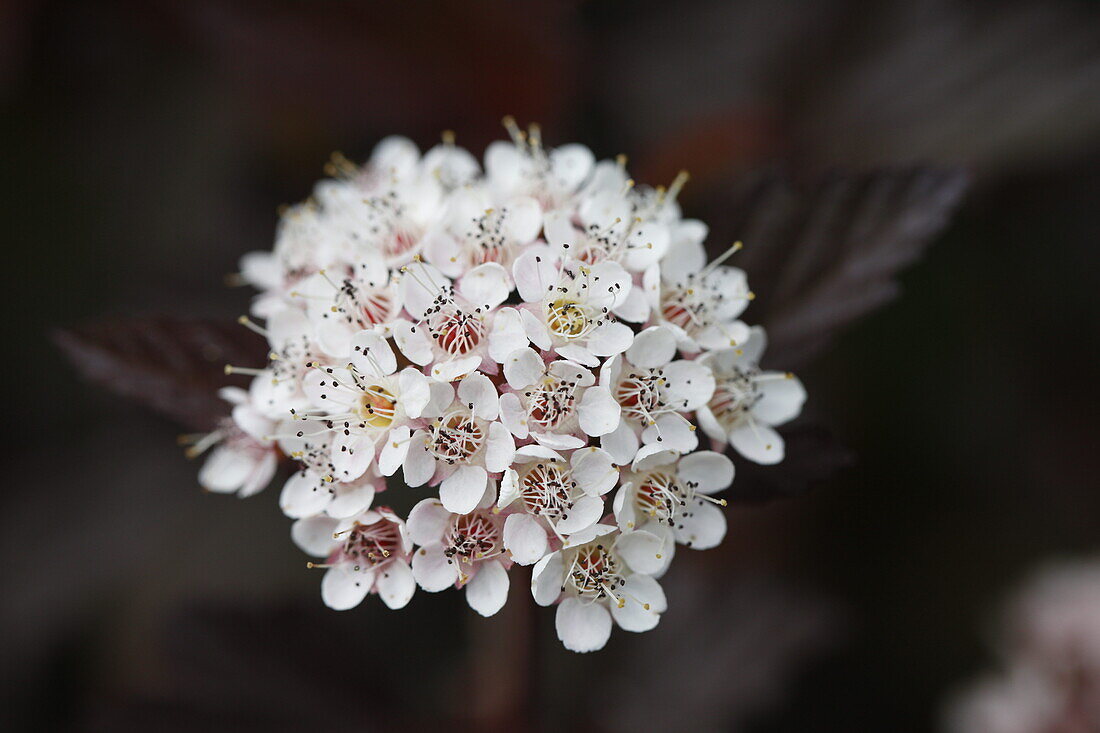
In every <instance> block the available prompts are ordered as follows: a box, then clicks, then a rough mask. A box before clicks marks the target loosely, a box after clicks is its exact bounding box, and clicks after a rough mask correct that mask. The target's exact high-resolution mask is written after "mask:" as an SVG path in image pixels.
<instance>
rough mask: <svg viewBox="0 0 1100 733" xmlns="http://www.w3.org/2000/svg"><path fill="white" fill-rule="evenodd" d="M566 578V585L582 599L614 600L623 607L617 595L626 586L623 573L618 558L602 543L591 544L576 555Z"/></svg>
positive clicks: (574, 552)
mask: <svg viewBox="0 0 1100 733" xmlns="http://www.w3.org/2000/svg"><path fill="white" fill-rule="evenodd" d="M572 555H573V557H572V560H571V561H570V562H569V563H568V567H567V569H566V575H565V585H566V586H567V587H569V588H572V589H573V591H574V592H576V594H577V595H579V596H581V597H582V598H590V599H593V600H594V599H597V598H613V599H615V601H616V602H617V603H618V604H619V605H620V606H621V605H622V604H623V601H622V599H621V598H619V596H617V595H615V588H617V587H619V586H621V585H625V584H626V580H624V579H623V577H622V574H621V573H620V571H619V567H620V563H619V560H618V558H616V557H615V555H614V554H613V553H612V552H611V551H610V550H609V549H607V548H605V547H604V546H603V545H602V544H597V543H596V542H590V543H588V544H587V545H581V546H580V547H578V548H577V549H576V550H574V551H573V553H572Z"/></svg>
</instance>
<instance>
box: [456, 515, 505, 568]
mask: <svg viewBox="0 0 1100 733" xmlns="http://www.w3.org/2000/svg"><path fill="white" fill-rule="evenodd" d="M443 547H444V550H443V554H445V555H446V556H447V557H449V558H453V557H455V556H456V555H457V556H458V557H460V558H461V559H462V562H466V563H470V562H474V561H477V560H485V559H487V558H490V557H493V556H495V555H499V554H500V552H501V547H502V544H501V538H500V532H499V530H498V529H497V525H496V522H495V521H494V520H493V518H492V517H490V516H489V515H488V514H487V513H486V512H485V511H484V510H478V511H475V512H471V513H470V514H457V515H455V516H454V517H452V518H451V522H450V524H449V525H448V526H447V530H446V532H445V533H444V535H443Z"/></svg>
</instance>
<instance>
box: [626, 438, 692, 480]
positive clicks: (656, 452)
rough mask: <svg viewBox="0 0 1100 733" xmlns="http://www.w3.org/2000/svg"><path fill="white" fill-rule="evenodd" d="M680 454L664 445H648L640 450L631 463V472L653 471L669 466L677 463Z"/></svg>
mask: <svg viewBox="0 0 1100 733" xmlns="http://www.w3.org/2000/svg"><path fill="white" fill-rule="evenodd" d="M679 457H680V453H679V452H678V451H675V450H670V449H668V448H665V447H664V444H663V443H647V444H646V445H643V446H642V447H641V448H639V449H638V454H637V455H635V456H634V460H633V461H631V463H630V470H631V471H634V472H635V473H643V472H645V471H652V470H653V469H654V468H657V467H658V466H667V465H670V464H672V463H676V459H677V458H679Z"/></svg>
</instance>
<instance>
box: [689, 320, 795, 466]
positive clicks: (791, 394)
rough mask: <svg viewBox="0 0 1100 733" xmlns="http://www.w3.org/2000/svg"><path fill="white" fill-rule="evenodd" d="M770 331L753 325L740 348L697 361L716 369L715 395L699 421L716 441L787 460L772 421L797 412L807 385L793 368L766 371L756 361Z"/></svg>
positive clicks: (764, 459) (759, 457) (763, 458)
mask: <svg viewBox="0 0 1100 733" xmlns="http://www.w3.org/2000/svg"><path fill="white" fill-rule="evenodd" d="M765 344H766V337H765V335H764V330H763V329H762V328H753V329H752V332H751V334H750V336H749V338H748V340H747V341H745V343H744V344H742V346H741V347H740V348H737V349H723V350H721V351H714V352H710V353H708V354H704V355H703V356H702V357H700V358H699V361H700V362H701V363H703V364H706V365H707V366H708V367H710V368H711V370H713V372H714V378H715V384H716V386H715V388H714V396H713V397H711V398H710V400H709V401H708V403H707V404H706V405H704V406H701V407H699V409H698V413H697V414H698V419H699V425H700V426H701V427H702V428H703V430H704V432H706V434H707V435H709V436H710V437H711V438H712V439H714V440H715V441H719V442H721V443H725V442H729V444H730V445H732V446H733V447H734V448H736V449H737V452H738V453H740V454H741V455H743V456H744V457H745V458H748V459H749V460H751V461H755V462H757V463H763V464H772V463H779V462H780V461H781V460H783V453H784V446H783V437H782V436H781V435H780V434H779V433H777V432H776V431H775V430H774V426H776V425H782V424H783V423H785V422H788V421H790V420H793V419H794V418H796V417H798V414H799V413H800V412H801V411H802V403H804V402H805V401H806V390H805V388H804V387H803V386H802V382H800V381H799V380H798V378H797V377H795V376H794V375H793V374H791V373H790V372H764V371H761V370H760V367H759V366H758V362H759V360H760V355H761V354H762V353H763V351H764V347H765Z"/></svg>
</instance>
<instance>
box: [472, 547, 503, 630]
mask: <svg viewBox="0 0 1100 733" xmlns="http://www.w3.org/2000/svg"><path fill="white" fill-rule="evenodd" d="M507 600H508V571H506V570H505V569H504V566H503V565H501V564H500V563H499V562H496V561H495V560H490V561H488V562H482V563H478V566H477V574H476V575H474V579H473V580H471V581H470V582H469V583H467V584H466V603H468V604H470V608H472V609H474V610H475V611H477V612H478V613H480V614H481V615H482V616H492V615H493V614H495V613H496V612H497V611H499V610H500V609H502V608H504V603H505V601H507Z"/></svg>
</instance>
